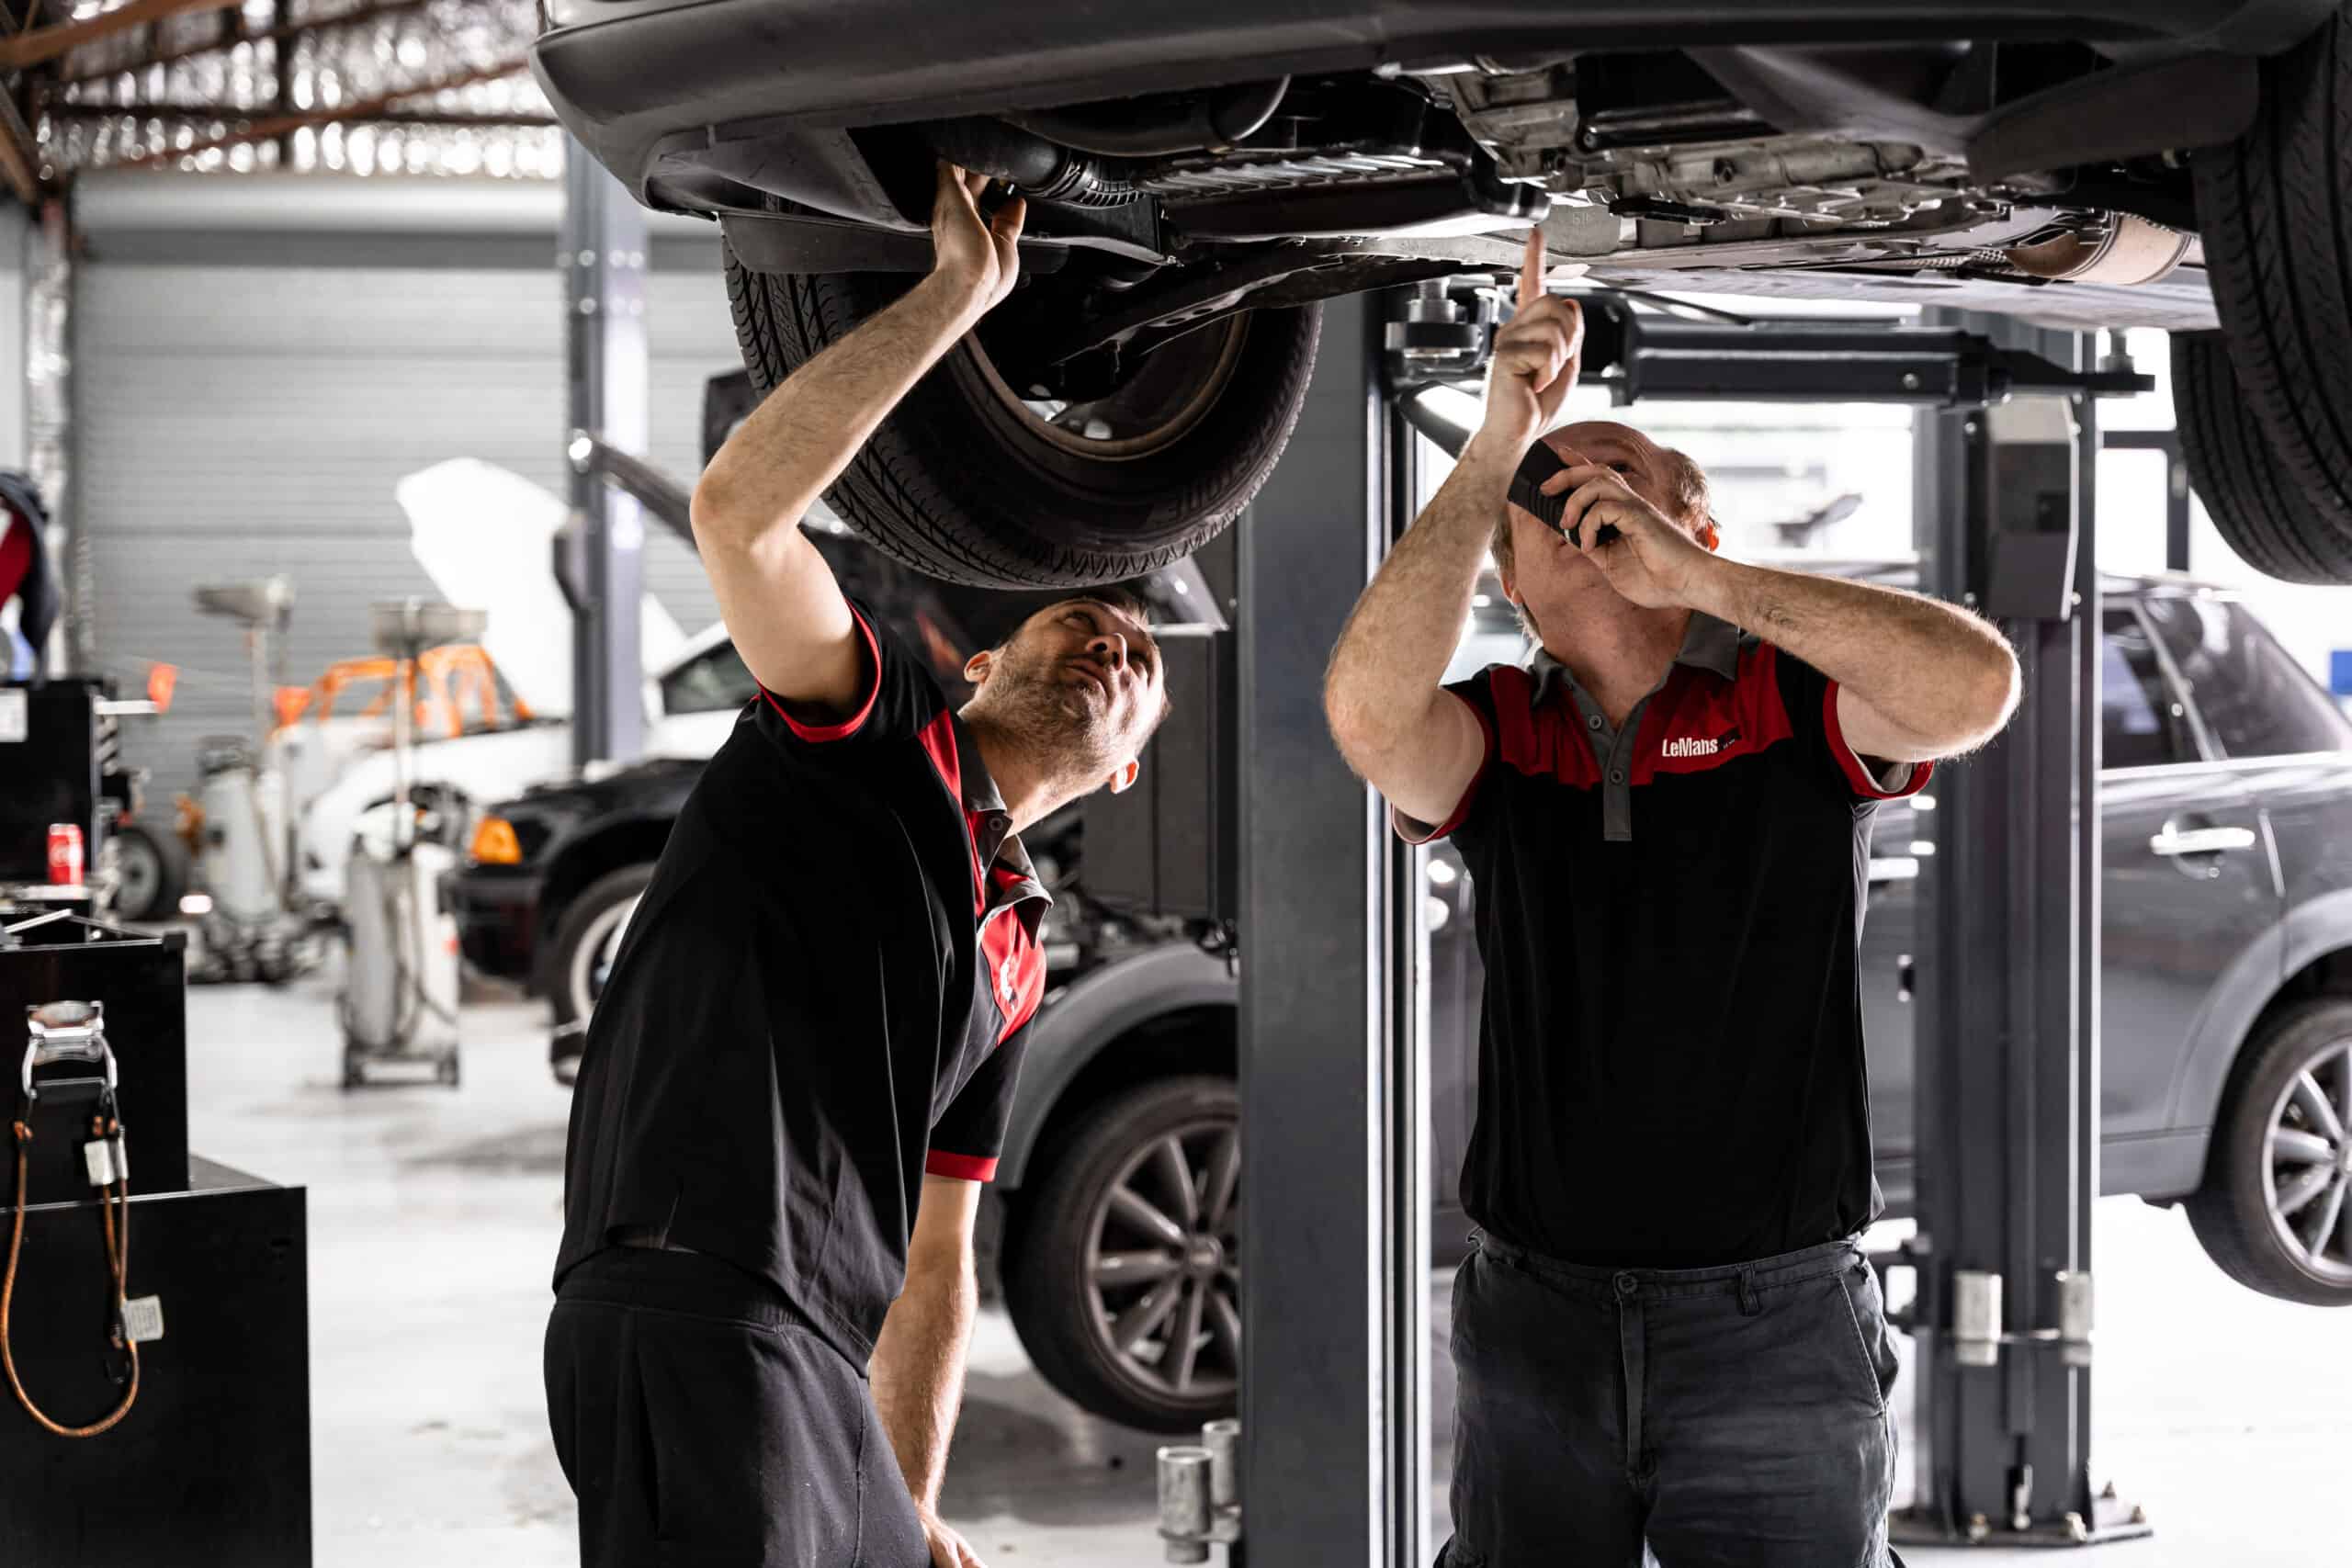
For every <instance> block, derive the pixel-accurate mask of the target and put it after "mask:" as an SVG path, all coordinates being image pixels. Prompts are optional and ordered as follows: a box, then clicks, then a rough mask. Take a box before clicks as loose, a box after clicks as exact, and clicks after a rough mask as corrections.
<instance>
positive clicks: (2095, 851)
mask: <svg viewBox="0 0 2352 1568" xmlns="http://www.w3.org/2000/svg"><path fill="white" fill-rule="evenodd" d="M1966 324H1967V325H1968V326H1969V328H1970V329H1971V330H1973V331H1977V332H1982V333H1986V334H1987V335H1989V336H1992V337H1993V338H1995V339H1996V341H1998V342H2002V343H2005V344H2008V345H2010V346H2013V347H2016V348H2020V349H2024V350H2027V351H2030V352H2034V353H2039V354H2041V355H2044V356H2045V357H2047V358H2050V359H2052V360H2054V361H2056V362H2057V363H2059V364H2061V365H2065V364H2074V365H2083V364H2086V362H2087V355H2088V349H2089V345H2088V344H2087V342H2086V341H2085V340H2081V339H2077V338H2075V337H2073V336H2072V335H2071V334H2064V333H2037V332H2034V331H2032V330H2030V329H2025V328H2021V327H2019V326H2018V325H2015V324H2012V323H2008V322H2006V321H1999V320H1994V319H1985V318H1978V319H1974V320H1971V321H1967V323H1966ZM1916 429H1917V432H1918V434H1917V452H1918V460H1917V481H1916V482H1917V493H1918V501H1919V506H1918V517H1919V531H1920V536H1919V545H1920V548H1921V552H1922V555H1923V558H1924V561H1925V564H1926V568H1927V570H1926V574H1925V581H1926V582H1927V583H1928V586H1929V587H1931V588H1932V589H1933V590H1934V591H1935V592H1939V593H1940V594H1942V595H1943V596H1945V597H1947V598H1951V599H1955V600H1959V601H1961V602H1962V603H1964V604H1971V605H1973V606H1974V607H1976V608H1977V609H1979V610H1980V611H1982V612H1983V613H1985V615H1989V616H1991V617H1992V618H1993V619H1995V620H1996V622H1997V623H1998V624H1999V626H2001V629H2002V631H2003V632H2004V633H2005V634H2006V635H2007V637H2008V638H2009V640H2010V642H2011V644H2012V646H2014V647H2015V648H2016V649H2017V653H2018V664H2019V668H2020V671H2021V673H2022V677H2023V683H2024V700H2023V703H2022V705H2021V706H2020V707H2019V709H2018V715H2017V716H2016V718H2015V719H2014V720H2013V721H2012V722H2011V724H2010V726H2009V728H2008V729H2007V731H2006V732H2005V733H2004V734H2003V735H2002V736H2001V738H2000V739H1997V740H1996V741H1995V742H1994V743H1993V744H1992V745H1991V746H1990V747H1988V748H1987V749H1986V750H1985V752H1984V753H1983V754H1982V755H1980V756H1978V757H1975V758H1973V759H1971V760H1969V761H1966V762H1965V763H1962V764H1961V765H1958V766H1954V767H1951V768H1949V769H1948V770H1947V771H1946V772H1944V773H1942V774H1940V775H1939V778H1938V780H1937V784H1936V789H1935V794H1936V796H1937V800H1938V806H1939V808H1938V810H1937V811H1936V813H1935V840H1936V853H1935V856H1934V858H1933V859H1932V860H1930V861H1929V862H1928V863H1927V865H1926V866H1925V867H1923V876H1922V881H1923V884H1924V891H1923V895H1922V908H1921V916H1922V919H1924V920H1925V921H1926V922H1927V952H1928V954H1929V962H1928V964H1927V965H1926V967H1925V972H1924V974H1923V975H1922V976H1921V980H1922V984H1921V987H1920V991H1921V1002H1922V1005H1921V1008H1920V1010H1919V1029H1918V1035H1917V1042H1918V1043H1917V1051H1918V1066H1917V1077H1916V1082H1917V1089H1916V1093H1917V1128H1918V1193H1919V1197H1918V1235H1917V1239H1916V1240H1915V1241H1914V1242H1913V1243H1912V1244H1910V1247H1909V1248H1908V1249H1907V1250H1908V1258H1909V1261H1911V1262H1912V1263H1914V1264H1915V1265H1916V1267H1917V1278H1918V1293H1917V1302H1916V1303H1915V1305H1914V1308H1913V1310H1912V1313H1911V1318H1912V1322H1911V1325H1910V1326H1911V1328H1912V1331H1913V1333H1914V1336H1915V1341H1916V1344H1917V1350H1918V1354H1917V1357H1916V1358H1915V1363H1914V1364H1915V1367H1916V1369H1917V1377H1918V1380H1919V1382H1918V1393H1917V1399H1918V1413H1919V1418H1918V1422H1917V1436H1916V1438H1915V1440H1914V1443H1913V1446H1912V1453H1913V1461H1914V1466H1915V1470H1916V1474H1917V1488H1916V1501H1915V1503H1914V1506H1912V1507H1911V1508H1910V1509H1908V1510H1906V1511H1905V1513H1903V1514H1901V1515H1898V1516H1897V1517H1896V1519H1895V1521H1894V1523H1895V1533H1896V1539H1898V1540H1917V1541H1934V1540H1980V1541H1989V1542H1992V1543H1999V1542H2003V1541H2007V1542H2012V1543H2019V1544H2022V1543H2026V1542H2049V1543H2064V1542H2067V1541H2078V1542H2079V1541H2088V1540H2097V1539H2114V1538H2115V1537H2116V1536H2119V1535H2128V1534H2135V1533H2144V1527H2143V1526H2140V1525H2138V1524H2136V1523H2134V1522H2133V1521H2131V1519H2130V1517H2129V1515H2128V1512H2127V1511H2126V1510H2125V1509H2124V1508H2123V1507H2122V1506H2120V1505H2116V1504H2114V1503H2113V1502H2112V1501H2111V1499H2102V1498H2100V1497H2098V1496H2097V1495H2094V1492H2093V1489H2092V1485H2091V1476H2090V1451H2089V1450H2090V1394H2091V1383H2090V1346H2089V1342H2088V1337H2087V1333H2088V1300H2089V1298H2088V1269H2089V1265H2090V1244H2091V1216H2092V1201H2093V1200H2094V1198H2095V1197H2096V1196H2097V1194H2098V1050H2097V1041H2098V979H2099V950H2098V941H2099V902H2098V899H2099V838H2098V680H2099V661H2098V625H2099V621H2098V616H2099V601H2098V574H2097V570H2096V562H2097V553H2096V543H2095V540H2096V536H2095V532H2094V527H2093V518H2094V513H2093V505H2092V502H2093V495H2092V483H2093V476H2094V474H2095V473H2096V457H2097V454H2098V437H2097V434H2096V425H2095V420H2094V416H2093V413H2092V404H2091V402H2090V400H2089V399H2087V398H2085V397H2080V396H2074V397H2060V396H2030V397H2020V398H2018V399H2016V400H2013V401H2011V402H2008V403H2007V404H2002V405H1997V406H1995V407H1992V408H1988V409H1985V410H1980V411H1966V412H1951V413H1926V412H1923V413H1921V414H1920V415H1919V416H1918V420H1917V426H1916ZM1995 1281H1997V1282H1995Z"/></svg>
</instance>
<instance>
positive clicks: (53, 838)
mask: <svg viewBox="0 0 2352 1568" xmlns="http://www.w3.org/2000/svg"><path fill="white" fill-rule="evenodd" d="M49 880H50V884H51V886H57V887H79V886H82V825H81V824H80V823H78V822H51V824H50V825H49Z"/></svg>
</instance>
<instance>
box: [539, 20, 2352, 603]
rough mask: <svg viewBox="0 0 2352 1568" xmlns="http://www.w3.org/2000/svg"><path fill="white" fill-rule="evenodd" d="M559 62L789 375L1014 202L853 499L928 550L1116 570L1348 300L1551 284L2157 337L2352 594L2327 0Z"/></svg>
mask: <svg viewBox="0 0 2352 1568" xmlns="http://www.w3.org/2000/svg"><path fill="white" fill-rule="evenodd" d="M542 10H543V14H544V15H545V17H546V18H547V28H546V30H545V31H544V32H543V34H542V35H541V37H540V38H539V39H538V41H537V45H536V47H535V50H534V52H533V66H534V69H535V70H536V72H537V75H538V78H539V80H540V82H541V84H542V85H544V86H545V88H546V89H547V92H548V97H549V99H550V100H551V101H552V102H553V104H554V106H555V108H556V112H557V113H558V115H559V116H560V118H562V120H563V122H564V123H565V125H566V126H567V127H568V128H569V129H570V130H572V131H573V132H574V133H576V134H577V135H578V136H579V137H580V139H581V140H582V141H583V142H584V143H585V144H586V145H587V146H588V148H589V149H590V150H591V151H592V152H594V155H595V156H596V157H597V158H598V159H599V160H600V161H601V162H602V163H603V164H605V166H606V167H607V168H609V169H610V170H611V171H612V172H613V173H614V174H615V175H617V176H618V177H619V178H620V179H621V180H622V181H623V182H624V183H625V184H626V185H627V186H628V188H629V189H630V190H631V191H633V192H634V193H635V194H636V195H637V196H638V197H639V199H640V200H642V201H644V202H645V203H647V204H648V205H650V206H651V207H654V208H658V209H665V210H672V211H678V212H684V213H692V214H698V215H701V216H704V217H707V218H709V219H712V220H715V221H716V222H717V223H718V225H719V227H720V229H721V230H722V231H723V232H724V234H725V236H726V241H727V246H728V260H727V274H728V277H727V283H728V288H729V293H730V297H731V299H732V300H733V304H734V310H735V320H736V324H737V327H738V331H739V336H740V337H741V345H742V349H743V355H744V359H745V362H746V363H747V365H748V366H749V367H750V368H751V371H752V376H753V377H754V378H755V379H756V380H757V381H758V382H759V383H760V384H761V385H762V386H763V387H764V386H766V385H769V384H772V383H774V382H775V381H776V380H778V379H781V378H783V377H784V376H785V375H786V374H788V373H789V372H790V371H791V369H792V368H793V367H795V366H796V365H798V364H800V363H802V362H803V361H804V360H806V359H807V358H808V357H809V355H813V354H815V353H817V352H818V351H820V350H821V349H822V348H824V347H825V346H826V345H828V344H831V343H833V342H836V341H838V340H839V339H840V338H842V336H843V335H845V334H846V333H849V332H851V331H853V330H854V328H855V327H856V326H857V325H858V323H859V322H860V321H864V320H865V319H866V318H867V317H869V316H871V315H872V314H874V312H875V311H876V310H879V309H880V308H881V307H882V306H884V305H885V304H887V303H888V301H890V300H891V299H894V298H895V297H896V296H897V295H898V294H899V291H900V290H902V289H903V288H905V286H906V284H907V282H908V280H909V278H910V275H912V274H914V273H918V272H920V271H922V270H923V269H924V268H926V267H927V266H928V265H929V262H930V246H929V241H928V236H927V234H926V232H925V225H926V220H927V216H928V213H929V209H930V206H931V197H932V190H933V166H934V163H935V161H936V160H937V159H940V158H946V159H949V160H952V161H953V162H955V163H957V164H962V165H964V166H966V167H967V168H972V169H977V170H981V171H984V172H986V173H988V174H990V175H997V176H999V177H1001V179H1002V180H1004V181H1005V182H1007V183H1008V184H1009V185H1010V186H1012V187H1014V188H1017V189H1018V190H1019V191H1020V192H1021V193H1022V195H1023V197H1025V199H1026V200H1027V202H1028V206H1029V218H1028V222H1027V229H1026V233H1025V237H1024V239H1023V244H1022V252H1023V263H1022V272H1023V279H1022V287H1021V288H1020V289H1019V290H1018V291H1017V292H1016V293H1015V294H1014V296H1013V297H1012V299H1010V300H1009V301H1007V303H1006V304H1004V305H1003V306H1001V307H1000V308H999V309H998V310H996V311H994V312H993V313H992V314H991V315H990V316H989V318H988V319H987V320H986V321H983V322H982V323H981V325H980V327H979V328H978V331H976V332H975V333H973V334H971V336H970V337H969V338H967V341H966V342H965V343H964V344H961V345H959V347H958V348H957V349H956V352H954V353H952V354H951V355H948V356H947V358H946V359H945V360H944V362H943V363H942V364H941V365H940V367H938V368H937V369H936V370H935V371H934V372H933V374H932V375H931V376H929V377H928V378H925V380H924V381H923V382H922V385H920V386H919V387H917V388H916V389H914V391H913V392H912V393H911V394H910V396H909V397H908V398H907V400H905V401H904V403H902V404H901V405H900V407H899V409H898V411H897V412H895V413H894V414H893V415H892V416H891V417H890V418H889V419H888V420H887V421H886V422H885V423H883V425H882V427H881V428H880V430H879V431H878V433H877V434H876V436H875V438H874V439H873V440H871V441H870V442H868V443H867V444H866V446H865V449H864V450H863V451H861V452H860V454H859V455H858V457H857V458H856V460H855V461H854V463H852V465H851V466H850V468H849V469H848V470H847V471H846V472H845V473H844V474H843V476H842V479H841V480H840V481H839V482H838V483H837V484H836V485H835V486H834V487H833V490H832V491H831V502H832V504H833V506H834V508H835V509H836V510H837V511H838V512H839V513H841V515H842V517H843V518H845V519H846V520H847V521H848V522H849V523H850V524H851V525H853V526H854V527H855V528H857V529H858V530H859V531H860V532H862V533H864V534H865V536H867V537H868V538H870V539H872V540H874V541H875V542H876V544H878V545H880V546H881V547H883V548H885V549H887V550H888V551H890V552H891V553H892V554H894V555H896V556H897V557H899V558H900V559H902V560H905V561H907V562H909V563H910V564H912V565H914V566H917V567H920V568H922V569H923V570H929V571H933V572H935V573H938V574H940V575H943V576H945V577H949V578H954V579H956V580H959V581H969V582H990V583H1001V584H1007V585H1021V586H1026V585H1035V584H1045V583H1055V584H1071V583H1085V582H1100V581H1109V580H1113V579H1118V578H1125V577H1130V576H1133V575H1136V573H1138V572H1140V571H1142V570H1146V569H1148V568H1149V567H1152V566H1155V565H1159V564H1161V563H1164V562H1167V561H1170V560H1173V559H1177V558H1182V557H1183V556H1185V555H1187V554H1189V553H1190V552H1191V551H1193V549H1195V548H1197V547H1199V546H1200V544H1201V543H1202V542H1203V541H1204V540H1205V539H1206V538H1208V537H1210V536H1213V535H1214V534H1216V532H1217V531H1218V530H1219V529H1220V528H1222V527H1224V526H1225V525H1226V524H1227V522H1229V521H1230V520H1231V518H1232V517H1233V516H1234V515H1235V513H1237V512H1238V510H1239V509H1240V508H1241V506H1242V505H1243V504H1244V503H1245V502H1247V501H1248V500H1249V498H1250V494H1251V493H1252V492H1253V491H1255V490H1256V488H1257V486H1258V484H1259V483H1260V481H1261V480H1262V479H1264V477H1265V475H1266V473H1267V472H1268V470H1269V469H1270V468H1272V464H1273V462H1274V459H1275V457H1276V456H1277V455H1278V454H1279V453H1280V451H1281V449H1282V446H1283V441H1284V439H1285V436H1286V434H1287V433H1288V431H1289V428H1290V425H1291V423H1292V421H1293V420H1294V418H1295V415H1296V412H1297V411H1298V408H1299V406H1300V402H1301V400H1302V399H1303V397H1304V395H1305V390H1306V379H1307V374H1308V370H1309V367H1310V366H1311V364H1312V361H1313V358H1314V354H1315V344H1316V332H1317V321H1316V310H1315V304H1316V302H1317V301H1318V300H1320V299H1327V298H1329V297H1332V296H1334V295H1340V294H1346V293H1351V292H1355V291H1359V290H1363V289H1370V288H1382V287H1385V286H1390V285H1395V284H1400V283H1408V282H1414V281H1417V280H1443V279H1461V278H1464V277H1473V278H1475V277H1476V276H1480V275H1494V274H1498V273H1501V272H1506V271H1508V270H1509V269H1510V268H1512V267H1513V266H1515V265H1516V263H1517V255H1518V252H1517V246H1516V243H1515V241H1516V236H1517V235H1518V234H1519V233H1520V232H1521V231H1524V230H1525V228H1526V227H1527V226H1528V225H1529V224H1531V223H1535V222H1541V223H1542V225H1543V228H1544V235H1545V240H1546V245H1547V249H1548V251H1549V254H1550V256H1551V259H1552V262H1553V264H1554V268H1555V271H1554V277H1555V281H1556V282H1557V283H1559V284H1560V285H1561V286H1563V287H1566V288H1574V289H1580V290H1590V291H1615V292H1617V293H1618V294H1620V295H1621V296H1623V297H1633V296H1638V295H1641V294H1644V293H1645V292H1646V291H1650V290H1658V289H1679V290H1702V291H1708V292H1713V293H1740V294H1751V295H1756V296H1759V297H1762V298H1763V299H1765V300H1767V301H1769V300H1770V299H1776V298H1809V297H1820V296H1832V297H1837V298H1844V299H1883V300H1890V301H1895V302H1900V303H1905V304H1915V305H1949V306H1961V307H1965V308H1967V309H1970V310H1985V311H1992V312H1997V313H2005V314H2009V315H2013V316H2017V317H2020V318H2025V319H2029V320H2031V321H2039V322H2044V323H2048V324H2052V325H2061V326H2067V327H2074V328H2106V327H2128V326H2149V327H2163V328H2168V329H2171V330H2172V332H2173V333H2175V334H2176V335H2175V339H2174V360H2175V376H2174V386H2175V400H2176V404H2177V412H2178V414H2179V420H2178V423H2179V426H2180V429H2181V431H2182V433H2183V437H2184V441H2185V444H2186V446H2187V449H2188V458H2189V463H2190V468H2191V472H2192V475H2193V477H2194V479H2195V482H2196V484H2197V486H2198V488H2199V491H2200V492H2201V493H2202V494H2203V495H2204V498H2205V501H2206V503H2207V505H2208V507H2209V508H2210V509H2211V513H2212V514H2213V516H2214V519H2215V521H2216V523H2217V524H2218V525H2220V527H2221V529H2222V533H2223V535H2224V536H2226V537H2227V538H2228V539H2229V540H2230V542H2231V544H2232V545H2233V547H2235V548H2236V549H2237V550H2238V551H2239V553H2241V554H2242V555H2244V556H2245V558H2247V559H2248V560H2249V561H2251V562H2253V563H2254V564H2255V565H2256V566H2257V567H2259V568H2261V569H2262V570H2266V571H2268V572H2271V573H2273V574H2275V575H2278V576H2281V577H2288V578H2293V579H2297V580H2299V581H2312V582H2341V581H2352V417H2348V416H2347V415H2346V412H2345V411H2346V410H2348V409H2352V284H2347V282H2346V279H2347V277H2352V20H2348V19H2347V17H2346V9H2345V6H2343V5H2342V4H2340V3H2339V0H1834V3H1833V0H1812V3H1804V4H1755V3H1749V0H1645V3H1643V4H1640V5H1629V4H1622V3H1613V0H1338V3H1329V0H1324V3H1317V4H1314V5H1305V4H1299V3H1296V0H1251V3H1248V4H1243V3H1238V0H1190V3H1187V4H1182V5H1174V4H1158V3H1140V0H1139V3H1135V4H1128V5H1122V6H1098V7H1092V8H1090V9H1088V10H1086V11H1085V12H1083V13H1082V14H1077V15H1073V14H1070V13H1067V12H1064V11H1058V10H1055V9H1053V8H1050V7H1039V6H1034V5H1026V4H1019V3H1015V0H971V3H968V4H965V5H960V6H945V7H943V6H937V5H935V4H933V3H931V0H855V3H851V0H547V4H546V5H545V6H543V7H542Z"/></svg>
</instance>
